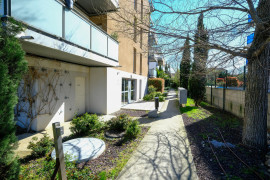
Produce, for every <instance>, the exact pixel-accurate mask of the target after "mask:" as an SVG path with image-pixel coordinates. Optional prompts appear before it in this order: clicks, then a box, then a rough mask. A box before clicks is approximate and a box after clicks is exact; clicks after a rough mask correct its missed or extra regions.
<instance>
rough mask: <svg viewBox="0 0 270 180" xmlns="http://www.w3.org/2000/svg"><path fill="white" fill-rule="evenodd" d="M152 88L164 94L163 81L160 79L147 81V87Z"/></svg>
mask: <svg viewBox="0 0 270 180" xmlns="http://www.w3.org/2000/svg"><path fill="white" fill-rule="evenodd" d="M151 85H152V86H154V87H155V88H156V89H157V90H156V91H159V92H164V79H162V78H150V79H149V80H148V86H151Z"/></svg>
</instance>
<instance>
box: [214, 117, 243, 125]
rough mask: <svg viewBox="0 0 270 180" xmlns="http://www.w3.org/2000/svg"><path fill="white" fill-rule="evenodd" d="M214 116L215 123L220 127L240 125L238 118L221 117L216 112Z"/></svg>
mask: <svg viewBox="0 0 270 180" xmlns="http://www.w3.org/2000/svg"><path fill="white" fill-rule="evenodd" d="M215 117H216V121H215V124H216V125H217V126H219V127H221V128H225V127H227V128H238V127H240V125H241V122H240V121H239V119H237V118H234V117H228V118H221V117H220V115H219V114H216V115H215Z"/></svg>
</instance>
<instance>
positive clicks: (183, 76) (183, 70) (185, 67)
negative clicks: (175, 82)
mask: <svg viewBox="0 0 270 180" xmlns="http://www.w3.org/2000/svg"><path fill="white" fill-rule="evenodd" d="M190 62H191V57H190V45H189V39H186V42H185V44H184V52H183V57H182V61H181V64H180V87H183V88H185V89H188V79H189V74H190V68H191V65H190Z"/></svg>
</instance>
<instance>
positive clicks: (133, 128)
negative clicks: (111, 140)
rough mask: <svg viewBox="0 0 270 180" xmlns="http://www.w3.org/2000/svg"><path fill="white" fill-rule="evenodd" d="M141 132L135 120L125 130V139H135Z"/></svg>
mask: <svg viewBox="0 0 270 180" xmlns="http://www.w3.org/2000/svg"><path fill="white" fill-rule="evenodd" d="M140 132H141V127H140V126H139V122H138V121H137V120H134V121H132V122H131V123H130V124H129V125H128V127H127V130H126V134H125V139H126V140H130V139H134V138H136V137H137V136H138V135H139V134H140Z"/></svg>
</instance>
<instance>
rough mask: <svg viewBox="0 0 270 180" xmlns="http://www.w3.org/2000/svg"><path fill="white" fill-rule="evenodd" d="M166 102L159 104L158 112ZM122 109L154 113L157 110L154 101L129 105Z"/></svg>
mask: <svg viewBox="0 0 270 180" xmlns="http://www.w3.org/2000/svg"><path fill="white" fill-rule="evenodd" d="M163 104H164V102H159V108H158V110H161V108H162V106H163ZM121 109H132V110H143V111H152V110H154V109H155V102H154V101H148V102H146V101H139V102H134V103H131V104H127V105H125V106H123V107H121Z"/></svg>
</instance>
